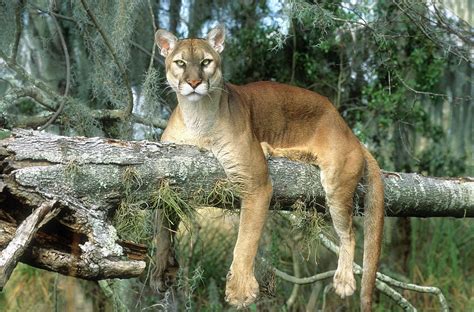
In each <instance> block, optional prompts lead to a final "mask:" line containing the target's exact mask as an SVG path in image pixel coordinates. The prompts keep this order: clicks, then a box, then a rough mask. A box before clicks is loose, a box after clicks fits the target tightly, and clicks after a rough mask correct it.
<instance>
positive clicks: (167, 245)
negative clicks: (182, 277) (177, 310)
mask: <svg viewBox="0 0 474 312" xmlns="http://www.w3.org/2000/svg"><path fill="white" fill-rule="evenodd" d="M170 221H172V222H170ZM178 225H179V219H178V218H173V220H168V219H167V218H166V217H165V216H164V212H163V209H157V210H156V215H155V225H154V237H153V239H154V241H155V245H156V250H155V256H154V268H153V271H152V275H151V281H150V285H151V287H152V288H153V289H155V290H156V291H157V292H165V291H166V290H167V289H168V288H169V287H170V286H171V285H173V283H174V282H175V280H176V276H177V273H178V269H179V264H178V261H177V260H176V257H175V253H174V248H173V242H174V236H175V234H176V231H177V229H178Z"/></svg>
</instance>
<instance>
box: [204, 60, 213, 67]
mask: <svg viewBox="0 0 474 312" xmlns="http://www.w3.org/2000/svg"><path fill="white" fill-rule="evenodd" d="M211 62H212V60H210V59H204V60H202V62H201V65H202V66H207V65H209V64H211Z"/></svg>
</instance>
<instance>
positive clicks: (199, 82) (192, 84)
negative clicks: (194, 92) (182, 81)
mask: <svg viewBox="0 0 474 312" xmlns="http://www.w3.org/2000/svg"><path fill="white" fill-rule="evenodd" d="M186 82H187V83H188V84H189V85H190V86H191V87H193V89H196V88H197V86H199V85H200V84H201V82H202V79H198V80H193V79H187V80H186Z"/></svg>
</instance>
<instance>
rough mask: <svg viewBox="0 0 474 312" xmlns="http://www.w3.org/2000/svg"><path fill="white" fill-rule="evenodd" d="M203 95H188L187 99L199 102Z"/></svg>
mask: <svg viewBox="0 0 474 312" xmlns="http://www.w3.org/2000/svg"><path fill="white" fill-rule="evenodd" d="M202 97H203V95H202V94H199V93H195V92H194V93H191V94H188V95H186V99H187V100H188V101H190V102H197V101H199V100H200V99H202Z"/></svg>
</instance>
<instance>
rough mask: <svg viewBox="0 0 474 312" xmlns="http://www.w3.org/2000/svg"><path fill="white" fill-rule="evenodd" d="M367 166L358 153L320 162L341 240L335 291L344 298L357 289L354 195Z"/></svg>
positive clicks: (324, 183) (324, 186)
mask: <svg viewBox="0 0 474 312" xmlns="http://www.w3.org/2000/svg"><path fill="white" fill-rule="evenodd" d="M328 156H329V155H328ZM363 164H364V160H363V157H362V154H361V153H360V152H359V151H358V150H354V151H352V152H349V153H348V154H346V155H344V156H343V157H341V155H339V157H327V158H326V159H322V160H321V161H320V163H319V166H320V168H321V183H322V185H323V188H324V190H325V192H326V204H327V206H328V207H329V213H330V214H331V218H332V222H333V226H334V229H335V231H336V233H337V235H338V237H339V240H340V248H339V260H338V264H337V270H336V273H335V275H334V289H335V292H336V293H337V294H338V295H339V296H341V297H342V298H344V297H347V296H350V295H352V294H353V293H354V291H355V289H356V283H355V279H354V273H353V270H352V263H353V261H354V249H355V238H354V230H353V228H352V213H353V212H352V209H353V198H354V192H355V189H356V186H357V183H358V182H359V180H360V178H361V175H362V172H363Z"/></svg>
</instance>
